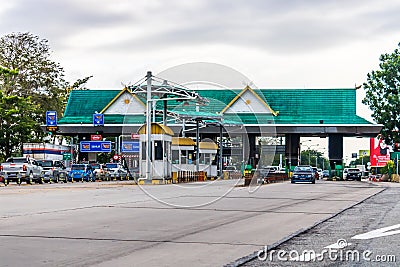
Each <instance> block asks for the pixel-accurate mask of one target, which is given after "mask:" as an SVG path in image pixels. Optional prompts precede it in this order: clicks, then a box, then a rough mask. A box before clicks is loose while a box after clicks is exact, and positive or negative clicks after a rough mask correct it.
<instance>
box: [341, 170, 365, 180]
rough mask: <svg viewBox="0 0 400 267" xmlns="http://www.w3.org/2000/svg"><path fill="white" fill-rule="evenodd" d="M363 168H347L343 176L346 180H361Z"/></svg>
mask: <svg viewBox="0 0 400 267" xmlns="http://www.w3.org/2000/svg"><path fill="white" fill-rule="evenodd" d="M361 175H362V173H361V170H360V169H358V168H345V169H344V171H343V178H344V179H345V180H357V181H361Z"/></svg>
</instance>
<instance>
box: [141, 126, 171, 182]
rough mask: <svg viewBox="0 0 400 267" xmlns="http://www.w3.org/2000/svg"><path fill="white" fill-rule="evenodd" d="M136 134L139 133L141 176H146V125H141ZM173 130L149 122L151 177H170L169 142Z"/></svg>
mask: <svg viewBox="0 0 400 267" xmlns="http://www.w3.org/2000/svg"><path fill="white" fill-rule="evenodd" d="M138 134H139V135H140V146H139V150H140V171H139V174H140V176H141V177H145V176H146V170H147V165H146V164H147V161H146V158H147V153H148V151H147V144H148V142H147V132H146V125H142V126H141V127H140V128H139V130H138ZM173 135H174V132H173V131H172V130H171V128H169V127H168V126H165V125H162V124H159V123H151V142H150V145H151V153H150V161H151V172H152V173H151V176H152V178H153V179H164V178H165V179H167V178H171V177H172V167H171V143H172V136H173Z"/></svg>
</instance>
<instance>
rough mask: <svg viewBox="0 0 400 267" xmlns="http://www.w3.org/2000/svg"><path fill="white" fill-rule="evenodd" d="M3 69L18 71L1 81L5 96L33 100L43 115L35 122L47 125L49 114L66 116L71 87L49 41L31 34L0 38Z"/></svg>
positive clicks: (0, 79) (36, 118)
mask: <svg viewBox="0 0 400 267" xmlns="http://www.w3.org/2000/svg"><path fill="white" fill-rule="evenodd" d="M0 65H2V66H4V67H6V68H8V69H10V70H16V69H17V70H18V74H17V75H7V76H1V77H0V87H1V90H2V91H3V94H4V95H5V96H19V97H23V98H26V97H28V96H29V97H30V98H31V101H32V102H33V103H35V104H37V105H39V108H40V112H38V116H37V117H35V118H34V119H35V120H36V121H37V122H40V123H43V122H44V114H45V112H46V110H56V111H57V112H58V114H62V110H63V104H64V103H63V99H61V98H60V96H62V95H64V94H65V91H66V87H67V83H66V82H65V80H64V70H63V68H62V67H61V66H60V64H58V63H56V62H54V61H52V60H51V59H50V48H49V45H48V41H47V40H46V39H39V37H38V36H35V35H33V34H31V33H11V34H8V35H5V36H3V37H2V38H0Z"/></svg>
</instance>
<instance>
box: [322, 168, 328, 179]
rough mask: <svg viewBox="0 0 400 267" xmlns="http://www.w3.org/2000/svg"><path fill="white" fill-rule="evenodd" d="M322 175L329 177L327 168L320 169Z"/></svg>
mask: <svg viewBox="0 0 400 267" xmlns="http://www.w3.org/2000/svg"><path fill="white" fill-rule="evenodd" d="M322 177H324V178H326V177H329V171H328V170H324V171H322Z"/></svg>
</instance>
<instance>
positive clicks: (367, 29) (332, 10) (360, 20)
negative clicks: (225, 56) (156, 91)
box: [96, 0, 398, 54]
mask: <svg viewBox="0 0 400 267" xmlns="http://www.w3.org/2000/svg"><path fill="white" fill-rule="evenodd" d="M156 2H157V1H156ZM373 2H374V1H371V2H370V3H368V1H362V2H361V1H346V5H343V4H342V3H339V4H338V3H337V1H293V0H292V1H261V0H253V1H241V0H239V1H227V0H220V1H190V2H189V3H190V4H188V3H186V4H182V3H183V1H176V0H175V1H168V2H157V3H158V4H157V5H153V6H142V8H143V9H142V10H140V11H138V10H137V9H135V8H134V7H133V6H132V10H133V11H132V13H131V17H132V18H135V19H136V20H135V21H134V22H132V21H131V22H130V23H131V30H132V32H135V30H137V29H138V27H140V28H141V29H142V32H141V34H138V35H136V34H135V35H133V34H132V35H130V34H129V31H126V33H125V34H126V36H125V38H124V40H123V41H122V42H118V43H112V44H108V43H104V44H96V48H97V49H104V50H109V49H114V50H117V51H129V50H139V49H140V50H141V51H142V52H143V51H151V50H154V49H164V50H167V49H169V48H171V47H176V46H186V47H188V46H195V47H198V46H203V45H210V44H213V43H214V44H222V43H225V44H229V45H231V46H247V47H249V48H256V49H260V50H264V51H266V52H268V53H278V54H283V53H285V54H287V53H289V54H290V53H304V52H313V51H317V50H324V49H327V48H329V47H333V46H337V45H345V44H347V43H349V42H354V41H355V40H366V39H368V38H371V36H373V35H374V34H376V33H377V31H380V34H384V33H385V32H393V31H397V29H396V28H395V25H396V24H395V23H394V21H395V20H396V12H394V10H396V9H393V6H391V5H388V6H387V8H386V9H385V8H382V7H380V8H377V7H376V5H374V3H373ZM361 3H362V5H361ZM366 5H370V6H371V9H367V8H365V7H366ZM395 7H398V6H395ZM397 11H398V9H397ZM388 14H389V16H388ZM397 14H398V13H397ZM385 25H386V26H385ZM387 25H390V26H391V27H387Z"/></svg>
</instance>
